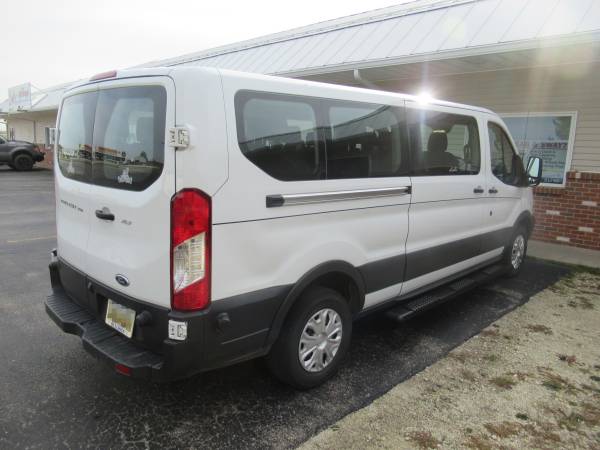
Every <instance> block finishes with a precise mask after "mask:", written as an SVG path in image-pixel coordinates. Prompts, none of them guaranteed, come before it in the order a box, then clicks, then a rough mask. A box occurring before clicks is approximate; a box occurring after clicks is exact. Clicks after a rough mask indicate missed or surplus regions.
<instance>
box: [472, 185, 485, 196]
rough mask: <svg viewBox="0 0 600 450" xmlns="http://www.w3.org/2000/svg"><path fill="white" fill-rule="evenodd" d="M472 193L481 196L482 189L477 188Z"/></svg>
mask: <svg viewBox="0 0 600 450" xmlns="http://www.w3.org/2000/svg"><path fill="white" fill-rule="evenodd" d="M473 192H474V193H475V194H483V192H484V191H483V188H482V187H481V186H477V187H476V188H475V189H473Z"/></svg>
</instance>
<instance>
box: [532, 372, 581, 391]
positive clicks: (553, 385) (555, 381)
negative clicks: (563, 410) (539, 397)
mask: <svg viewBox="0 0 600 450" xmlns="http://www.w3.org/2000/svg"><path fill="white" fill-rule="evenodd" d="M538 370H539V372H540V374H541V375H542V386H544V387H545V388H547V389H550V390H551V391H554V392H558V391H563V390H564V391H567V392H568V393H571V394H572V393H574V392H577V391H579V390H580V389H578V388H576V387H575V386H574V385H573V384H572V383H571V382H570V381H569V380H567V379H566V378H563V377H561V376H560V375H557V374H555V373H554V372H552V370H550V369H548V368H546V367H538Z"/></svg>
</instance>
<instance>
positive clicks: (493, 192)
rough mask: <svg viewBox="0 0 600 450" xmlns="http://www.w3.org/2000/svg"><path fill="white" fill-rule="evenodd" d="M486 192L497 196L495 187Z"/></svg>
mask: <svg viewBox="0 0 600 450" xmlns="http://www.w3.org/2000/svg"><path fill="white" fill-rule="evenodd" d="M488 192H489V193H490V194H497V193H498V189H496V188H495V187H493V188H490V189H489V190H488Z"/></svg>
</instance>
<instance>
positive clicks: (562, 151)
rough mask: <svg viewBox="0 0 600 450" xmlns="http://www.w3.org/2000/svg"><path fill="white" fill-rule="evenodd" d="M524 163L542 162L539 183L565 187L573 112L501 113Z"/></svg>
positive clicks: (571, 136) (574, 115)
mask: <svg viewBox="0 0 600 450" xmlns="http://www.w3.org/2000/svg"><path fill="white" fill-rule="evenodd" d="M502 118H503V119H504V122H505V123H506V126H507V127H508V129H509V130H510V133H511V135H512V137H513V139H514V140H515V143H516V144H517V148H518V151H519V154H520V155H521V157H522V158H523V161H524V163H525V164H527V160H528V159H529V157H530V156H539V157H540V158H541V159H542V160H543V161H544V169H543V173H542V183H543V184H545V185H547V186H564V185H565V180H566V173H567V171H568V170H569V166H570V163H571V155H572V153H573V143H574V141H575V123H576V121H577V114H576V113H572V112H569V113H530V114H505V115H503V116H502Z"/></svg>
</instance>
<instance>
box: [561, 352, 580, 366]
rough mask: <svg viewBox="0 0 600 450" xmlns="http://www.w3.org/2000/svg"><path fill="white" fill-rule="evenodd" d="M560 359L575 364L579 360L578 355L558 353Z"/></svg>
mask: <svg viewBox="0 0 600 450" xmlns="http://www.w3.org/2000/svg"><path fill="white" fill-rule="evenodd" d="M558 359H560V360H561V361H564V362H566V363H567V364H568V365H570V366H571V365H573V364H575V362H576V361H577V357H576V356H575V355H558Z"/></svg>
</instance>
